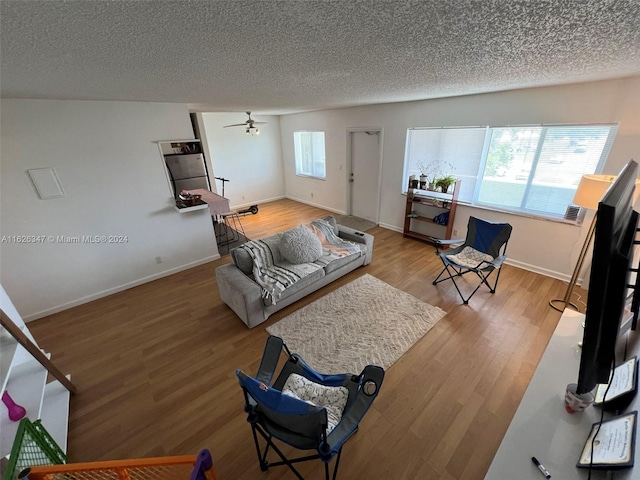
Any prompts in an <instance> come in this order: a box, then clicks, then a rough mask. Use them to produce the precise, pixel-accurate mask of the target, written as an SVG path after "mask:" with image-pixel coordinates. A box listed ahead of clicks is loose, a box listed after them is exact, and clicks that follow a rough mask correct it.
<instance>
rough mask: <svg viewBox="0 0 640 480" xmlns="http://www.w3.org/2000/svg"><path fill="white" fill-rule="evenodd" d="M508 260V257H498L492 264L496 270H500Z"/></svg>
mask: <svg viewBox="0 0 640 480" xmlns="http://www.w3.org/2000/svg"><path fill="white" fill-rule="evenodd" d="M506 259H507V256H506V255H498V256H497V257H496V258H494V259H493V261H492V262H491V264H492V265H493V266H494V267H496V268H500V267H501V266H502V264H503V263H504V261H505V260H506Z"/></svg>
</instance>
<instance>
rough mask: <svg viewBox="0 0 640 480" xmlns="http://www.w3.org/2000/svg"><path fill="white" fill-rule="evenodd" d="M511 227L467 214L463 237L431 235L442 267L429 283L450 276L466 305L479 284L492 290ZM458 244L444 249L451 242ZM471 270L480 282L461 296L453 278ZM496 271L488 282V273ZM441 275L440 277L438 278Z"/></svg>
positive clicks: (493, 291)
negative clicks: (442, 237) (465, 294)
mask: <svg viewBox="0 0 640 480" xmlns="http://www.w3.org/2000/svg"><path fill="white" fill-rule="evenodd" d="M511 230H512V227H511V225H509V224H508V223H494V222H488V221H486V220H482V219H480V218H476V217H469V223H468V225H467V236H466V238H464V239H451V240H442V239H437V238H433V239H432V240H433V242H434V244H435V246H436V255H438V256H439V257H440V260H442V263H443V264H444V268H443V269H442V271H441V272H440V273H439V274H438V276H437V277H436V279H435V280H434V281H433V284H434V285H436V284H437V283H440V282H444V281H446V280H451V281H452V282H453V285H454V286H455V287H456V290H457V291H458V294H459V295H460V298H462V302H463V303H464V304H465V305H466V304H468V303H469V300H470V299H471V297H473V296H474V295H475V293H476V292H477V291H478V289H479V288H480V287H481V286H482V285H486V286H487V287H488V288H489V291H490V292H491V293H496V287H497V286H498V279H499V278H500V270H501V268H502V264H503V263H504V261H505V260H506V259H507V254H506V252H507V243H508V242H509V237H510V236H511ZM461 242H462V245H459V246H458V247H455V248H451V249H447V250H444V248H446V247H449V246H451V245H456V244H460V243H461ZM471 272H473V273H475V274H476V275H477V277H478V278H479V279H480V283H478V285H477V286H476V287H475V290H473V292H471V295H469V296H468V297H467V298H465V297H464V295H463V294H462V291H461V290H460V286H459V285H458V283H457V282H456V278H458V279H460V277H462V276H463V275H466V274H467V273H471ZM493 272H496V275H495V281H494V282H493V284H490V283H489V277H490V276H491V274H492V273H493ZM441 277H442V278H441Z"/></svg>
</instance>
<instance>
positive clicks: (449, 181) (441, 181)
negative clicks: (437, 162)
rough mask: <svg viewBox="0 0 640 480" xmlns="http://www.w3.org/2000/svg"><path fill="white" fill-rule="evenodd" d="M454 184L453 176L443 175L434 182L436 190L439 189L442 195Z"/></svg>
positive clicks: (454, 178)
mask: <svg viewBox="0 0 640 480" xmlns="http://www.w3.org/2000/svg"><path fill="white" fill-rule="evenodd" d="M454 183H456V177H454V176H453V175H445V176H443V177H438V178H436V179H435V180H434V184H435V187H436V189H439V190H440V191H441V192H442V193H447V191H448V190H449V187H451V185H453V184H454Z"/></svg>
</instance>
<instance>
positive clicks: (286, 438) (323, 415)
mask: <svg viewBox="0 0 640 480" xmlns="http://www.w3.org/2000/svg"><path fill="white" fill-rule="evenodd" d="M283 351H284V352H286V361H285V362H284V365H283V366H282V370H281V371H280V373H279V375H278V376H277V378H276V380H275V382H273V383H272V379H273V376H274V374H275V370H276V368H277V367H278V364H279V361H280V357H281V354H282V352H283ZM236 375H237V376H238V380H239V381H240V386H241V387H242V391H243V393H244V400H245V412H246V413H247V415H248V418H247V421H248V422H249V423H250V424H251V430H252V432H253V440H254V443H255V447H256V452H257V454H258V460H259V462H260V469H261V470H262V471H266V470H267V469H268V468H269V467H273V466H278V465H286V466H288V467H289V468H290V469H291V471H292V472H293V473H294V474H295V475H296V477H297V478H298V479H302V478H303V477H302V475H300V473H299V472H298V471H297V470H296V468H295V467H294V463H297V462H304V461H307V460H314V459H320V460H321V461H322V462H323V463H324V470H325V479H326V480H328V479H329V463H330V462H331V460H332V459H333V458H334V457H336V461H335V465H334V468H333V479H334V480H335V478H336V475H337V473H338V466H339V463H340V455H341V453H342V446H343V445H344V443H345V442H346V441H347V440H348V439H349V438H350V437H351V435H353V434H354V433H355V432H356V431H357V429H358V424H359V422H360V420H361V419H362V418H363V417H364V415H365V413H367V410H368V409H369V407H370V406H371V404H372V403H373V401H374V400H375V398H376V397H377V395H378V393H379V392H380V386H381V385H382V381H383V379H384V370H383V369H382V368H381V367H378V366H375V365H367V366H366V367H365V368H364V370H362V372H361V373H360V374H359V375H352V374H349V373H344V374H335V375H323V374H321V373H318V372H316V371H315V370H313V369H312V368H311V367H310V366H309V365H307V364H306V363H305V362H304V360H302V358H300V356H299V355H298V354H296V353H291V352H290V351H289V349H288V348H287V346H286V345H285V343H284V341H283V340H282V339H281V338H279V337H275V336H270V337H269V338H268V339H267V343H266V345H265V349H264V353H263V355H262V361H261V362H260V367H259V368H258V374H257V375H256V377H255V378H253V377H250V376H248V375H246V374H245V373H243V372H242V371H241V370H236ZM258 435H260V436H261V437H262V438H263V439H264V440H265V441H266V445H265V446H264V449H262V448H261V446H260V441H259V439H258ZM274 439H278V440H280V441H282V442H284V443H286V444H288V445H291V446H292V447H295V448H297V449H299V450H315V451H316V453H315V454H311V455H307V456H304V457H299V458H293V459H288V458H286V457H285V455H284V454H283V453H282V451H281V450H280V448H278V446H277V445H276V444H275V443H274V441H273V440H274ZM270 449H273V451H274V452H275V453H276V454H277V455H278V456H279V457H280V459H281V461H277V462H272V463H270V462H269V461H267V454H268V453H269V450H270Z"/></svg>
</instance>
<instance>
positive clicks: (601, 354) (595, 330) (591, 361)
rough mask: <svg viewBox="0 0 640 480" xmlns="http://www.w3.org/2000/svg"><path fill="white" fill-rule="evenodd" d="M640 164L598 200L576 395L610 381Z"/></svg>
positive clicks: (635, 215)
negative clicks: (634, 193)
mask: <svg viewBox="0 0 640 480" xmlns="http://www.w3.org/2000/svg"><path fill="white" fill-rule="evenodd" d="M637 176H638V164H637V163H636V162H635V161H634V160H630V161H629V162H628V163H627V165H625V167H624V168H623V169H622V171H621V172H620V174H619V175H618V176H617V178H616V180H615V181H614V182H613V183H612V184H611V186H610V187H609V188H608V189H607V191H606V192H605V194H604V196H603V197H602V199H601V200H600V203H599V204H598V211H597V213H596V215H597V216H596V227H595V241H594V246H593V259H592V262H591V274H590V277H589V296H588V299H587V310H586V318H585V325H584V338H583V341H582V353H581V356H580V371H579V373H578V388H577V391H578V393H586V392H590V391H591V390H593V389H594V388H595V386H596V385H597V384H599V383H607V382H608V381H609V376H610V374H611V369H612V368H613V367H614V366H615V365H614V364H615V361H616V358H615V352H616V340H617V337H618V330H619V328H620V321H621V318H622V315H623V312H624V309H625V304H626V301H627V287H628V286H629V278H630V275H631V269H632V263H633V251H634V248H633V246H634V239H635V234H636V228H637V224H638V213H637V212H636V211H634V209H633V199H634V195H633V192H634V189H635V183H636V177H637Z"/></svg>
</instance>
